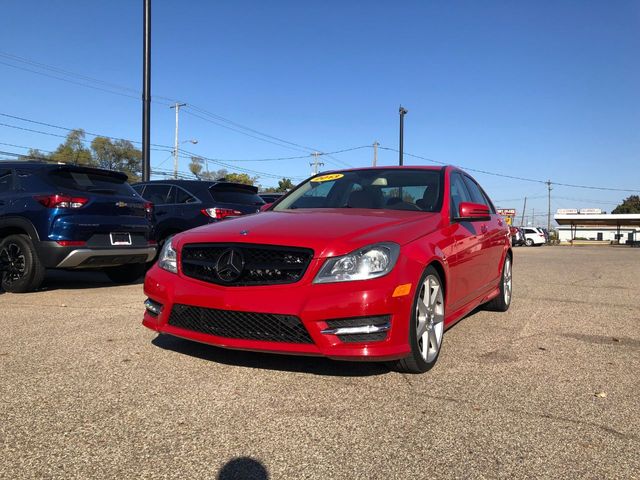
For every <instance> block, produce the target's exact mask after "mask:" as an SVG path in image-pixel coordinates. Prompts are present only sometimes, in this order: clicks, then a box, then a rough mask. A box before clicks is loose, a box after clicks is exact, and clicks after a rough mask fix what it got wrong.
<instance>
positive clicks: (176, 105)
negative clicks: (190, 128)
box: [169, 102, 187, 179]
mask: <svg viewBox="0 0 640 480" xmlns="http://www.w3.org/2000/svg"><path fill="white" fill-rule="evenodd" d="M186 105H187V104H186V103H178V102H176V103H174V104H173V105H171V106H170V107H169V108H175V109H176V136H175V143H174V144H173V178H175V179H177V178H178V113H179V112H180V107H184V106H186Z"/></svg>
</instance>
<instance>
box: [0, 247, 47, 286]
mask: <svg viewBox="0 0 640 480" xmlns="http://www.w3.org/2000/svg"><path fill="white" fill-rule="evenodd" d="M0 257H2V263H3V264H6V265H7V267H6V269H7V271H6V272H4V273H3V274H0V276H1V278H2V282H1V285H2V289H3V290H4V291H6V292H11V293H26V292H31V291H33V290H35V289H37V288H38V287H39V286H40V285H41V284H42V281H43V280H44V273H45V268H44V266H43V265H42V262H40V259H39V258H38V254H37V253H36V250H35V248H34V246H33V242H32V241H31V239H30V238H29V237H28V236H27V235H9V236H8V237H6V238H5V239H4V240H2V242H0Z"/></svg>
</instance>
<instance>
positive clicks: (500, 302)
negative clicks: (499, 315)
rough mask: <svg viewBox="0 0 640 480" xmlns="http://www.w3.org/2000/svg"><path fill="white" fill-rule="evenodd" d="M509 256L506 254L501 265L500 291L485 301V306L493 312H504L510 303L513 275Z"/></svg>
mask: <svg viewBox="0 0 640 480" xmlns="http://www.w3.org/2000/svg"><path fill="white" fill-rule="evenodd" d="M511 266H512V261H511V256H509V255H507V256H506V257H505V259H504V265H503V266H502V276H501V277H500V293H499V294H498V296H497V297H496V298H494V299H493V300H491V301H489V302H487V303H486V304H485V308H486V309H487V310H493V311H495V312H506V311H507V310H509V306H510V305H511V296H512V294H513V276H512V270H511Z"/></svg>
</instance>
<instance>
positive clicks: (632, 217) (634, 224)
mask: <svg viewBox="0 0 640 480" xmlns="http://www.w3.org/2000/svg"><path fill="white" fill-rule="evenodd" d="M590 210H591V209H583V210H580V211H578V210H573V211H570V212H571V213H567V210H564V211H562V210H560V211H559V213H556V214H555V215H554V216H553V218H554V219H555V221H556V223H557V224H558V225H559V226H558V239H559V240H560V241H561V242H569V241H571V240H576V239H586V240H600V241H603V240H604V241H610V242H613V243H621V244H624V243H627V242H629V241H636V242H637V241H640V213H621V214H613V213H609V214H607V213H586V212H587V211H590ZM573 212H575V213H573ZM580 212H585V213H582V214H581V213H580Z"/></svg>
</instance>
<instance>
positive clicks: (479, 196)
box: [464, 175, 496, 213]
mask: <svg viewBox="0 0 640 480" xmlns="http://www.w3.org/2000/svg"><path fill="white" fill-rule="evenodd" d="M464 182H465V184H466V185H467V188H468V190H469V193H470V194H471V198H473V201H474V202H475V203H482V204H483V205H486V206H487V207H489V210H491V213H496V209H495V207H494V206H493V203H492V202H491V200H490V199H489V197H488V196H487V194H486V193H484V190H482V187H480V185H478V184H477V183H476V182H475V180H473V179H472V178H471V177H467V176H466V175H465V177H464Z"/></svg>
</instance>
